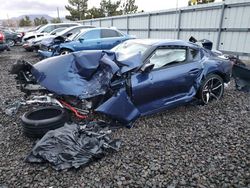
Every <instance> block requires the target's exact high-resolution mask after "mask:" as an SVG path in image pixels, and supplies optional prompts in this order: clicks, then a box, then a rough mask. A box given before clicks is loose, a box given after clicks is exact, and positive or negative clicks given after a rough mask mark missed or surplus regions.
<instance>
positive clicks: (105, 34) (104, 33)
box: [101, 29, 122, 38]
mask: <svg viewBox="0 0 250 188" xmlns="http://www.w3.org/2000/svg"><path fill="white" fill-rule="evenodd" d="M120 36H122V35H121V33H119V32H117V31H115V30H112V29H102V30H101V38H112V37H120Z"/></svg>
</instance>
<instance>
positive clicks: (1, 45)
mask: <svg viewBox="0 0 250 188" xmlns="http://www.w3.org/2000/svg"><path fill="white" fill-rule="evenodd" d="M4 50H7V51H9V50H10V48H9V46H8V45H7V44H6V43H5V36H4V33H3V32H1V31H0V52H2V51H4Z"/></svg>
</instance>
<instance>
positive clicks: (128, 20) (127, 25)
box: [127, 16, 129, 34]
mask: <svg viewBox="0 0 250 188" xmlns="http://www.w3.org/2000/svg"><path fill="white" fill-rule="evenodd" d="M127 34H129V17H128V16H127Z"/></svg>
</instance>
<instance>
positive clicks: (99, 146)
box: [26, 122, 121, 170]
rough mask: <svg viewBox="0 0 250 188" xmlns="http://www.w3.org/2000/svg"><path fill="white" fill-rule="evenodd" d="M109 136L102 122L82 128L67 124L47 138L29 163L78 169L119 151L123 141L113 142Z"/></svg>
mask: <svg viewBox="0 0 250 188" xmlns="http://www.w3.org/2000/svg"><path fill="white" fill-rule="evenodd" d="M110 133H111V131H110V130H109V129H108V128H107V127H106V125H105V124H103V123H102V124H99V123H98V122H90V123H88V124H87V125H83V126H82V125H77V124H71V125H69V124H65V126H63V127H61V128H59V129H56V130H52V131H49V132H48V133H47V134H46V135H44V137H43V138H42V139H41V140H39V141H38V142H37V144H36V145H35V147H34V148H33V149H32V151H31V153H30V154H29V155H28V156H27V158H26V162H30V163H44V162H49V163H50V164H51V165H52V167H53V168H54V169H56V170H64V169H68V168H79V167H80V166H83V165H87V164H89V163H90V162H93V161H95V160H98V159H101V158H102V157H104V156H105V154H107V153H109V152H113V151H118V150H119V148H120V145H121V141H120V140H111V138H109V137H108V134H110Z"/></svg>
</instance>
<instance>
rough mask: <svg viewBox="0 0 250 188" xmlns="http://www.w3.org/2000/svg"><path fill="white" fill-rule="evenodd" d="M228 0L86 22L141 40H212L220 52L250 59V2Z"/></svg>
mask: <svg viewBox="0 0 250 188" xmlns="http://www.w3.org/2000/svg"><path fill="white" fill-rule="evenodd" d="M235 1H236V0H226V1H225V2H221V3H210V4H205V5H197V6H191V7H184V8H181V9H178V10H176V9H171V10H166V11H158V12H150V13H140V14H130V15H125V16H115V17H107V18H100V19H91V20H84V21H82V22H83V24H85V25H94V26H97V27H99V26H101V27H111V26H114V27H116V28H117V29H119V30H122V31H123V32H126V33H128V34H131V35H135V36H136V37H138V38H161V39H165V38H170V39H183V40H188V39H189V37H190V36H194V37H195V38H197V39H204V38H206V39H209V40H211V41H213V42H214V48H215V49H218V50H223V51H228V52H234V53H236V54H238V55H241V56H249V57H250V0H237V1H236V2H235Z"/></svg>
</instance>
